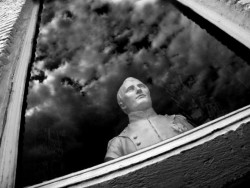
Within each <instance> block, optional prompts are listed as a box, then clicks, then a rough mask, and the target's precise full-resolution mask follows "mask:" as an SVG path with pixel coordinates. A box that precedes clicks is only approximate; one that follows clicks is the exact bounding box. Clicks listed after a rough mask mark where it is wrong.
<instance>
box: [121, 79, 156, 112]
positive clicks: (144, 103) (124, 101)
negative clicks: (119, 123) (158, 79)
mask: <svg viewBox="0 0 250 188" xmlns="http://www.w3.org/2000/svg"><path fill="white" fill-rule="evenodd" d="M117 102H118V104H119V105H120V107H121V109H122V110H123V111H124V112H125V113H126V114H129V113H131V112H136V111H144V110H147V109H149V108H151V107H152V101H151V97H150V92H149V89H148V87H147V86H146V85H145V84H143V83H142V82H141V81H140V80H137V79H135V78H132V77H129V78H127V79H125V80H124V82H123V84H122V85H121V87H120V89H119V90H118V93H117Z"/></svg>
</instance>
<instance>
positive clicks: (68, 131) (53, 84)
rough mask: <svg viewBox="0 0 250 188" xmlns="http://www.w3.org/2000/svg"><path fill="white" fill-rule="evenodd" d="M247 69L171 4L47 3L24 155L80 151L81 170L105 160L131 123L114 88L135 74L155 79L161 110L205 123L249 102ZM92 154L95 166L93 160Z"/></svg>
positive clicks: (149, 80) (157, 106)
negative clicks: (115, 138)
mask: <svg viewBox="0 0 250 188" xmlns="http://www.w3.org/2000/svg"><path fill="white" fill-rule="evenodd" d="M249 73H250V68H249V65H247V64H246V63H245V62H243V61H242V60H241V59H240V58H238V57H236V56H235V55H234V54H233V53H232V52H231V51H230V50H228V49H227V48H225V47H224V46H223V45H222V44H221V43H220V42H218V41H215V39H214V38H213V37H211V36H210V35H208V34H207V33H206V31H205V30H202V29H201V28H200V27H198V26H197V25H196V24H195V23H193V22H191V21H190V20H188V19H187V18H186V17H185V16H183V15H182V14H181V13H180V12H177V11H176V9H175V8H174V7H173V6H172V5H170V4H168V2H165V3H162V2H161V3H155V4H148V5H146V6H145V7H143V8H135V7H134V6H133V5H132V4H129V3H123V4H109V3H107V2H101V1H91V0H88V1H87V0H86V1H82V0H75V1H53V2H52V3H47V4H46V5H45V7H44V11H43V19H42V24H41V28H40V35H39V39H38V46H37V51H36V61H35V63H34V67H33V70H32V80H31V82H30V89H29V95H28V108H27V113H26V133H25V134H26V136H25V147H24V148H25V150H24V155H26V157H27V158H28V157H30V158H31V156H33V157H34V156H35V157H38V156H39V157H41V156H44V157H45V158H46V157H48V156H54V158H56V157H55V156H57V157H58V156H59V158H60V157H61V158H60V159H58V158H56V160H59V161H60V160H62V161H63V160H66V161H67V160H68V158H67V155H68V153H69V152H73V154H74V152H75V150H78V151H79V150H82V151H83V152H85V154H84V155H83V154H81V155H79V156H80V157H82V158H81V159H79V161H82V163H83V161H85V163H84V164H82V165H79V166H80V167H78V168H81V167H82V168H83V167H88V166H91V165H94V164H96V163H97V161H98V162H101V161H102V158H103V157H104V156H103V155H104V153H105V147H106V144H107V140H108V139H110V138H111V137H112V136H114V135H115V134H118V133H119V131H120V130H121V129H122V127H123V126H124V121H125V122H126V120H124V118H125V116H124V115H123V114H122V112H121V111H119V107H118V105H117V102H116V92H117V90H118V88H119V86H120V85H121V83H122V81H123V80H124V79H125V78H126V77H128V76H134V77H136V78H139V79H140V80H142V81H143V82H145V83H146V84H148V86H149V88H150V90H151V95H152V99H153V104H154V107H155V109H156V111H157V112H159V113H168V114H172V113H182V114H184V115H186V116H187V117H189V118H191V119H192V120H193V121H194V122H196V123H198V124H200V123H203V122H205V121H208V120H211V119H213V118H216V117H218V115H223V114H224V113H226V112H229V111H231V110H234V109H237V108H239V107H240V106H241V105H246V104H247V103H248V102H249V101H247V99H245V98H244V97H241V96H243V95H245V93H247V92H249V87H250V84H249V82H248V78H249V75H250V74H249ZM235 91H237V92H235ZM234 101H237V102H234ZM225 106H226V107H227V109H224V107H225ZM125 125H126V123H125ZM33 140H35V141H33ZM48 140H52V142H53V143H55V144H54V145H55V147H51V145H50V144H46V143H47V142H48ZM103 140H104V141H103ZM99 147H100V148H102V149H101V152H99V153H98V152H97V149H96V148H99ZM56 148H61V150H59V151H58V149H56ZM100 153H101V155H100ZM95 154H97V155H99V156H95ZM65 156H66V157H65ZM93 156H94V157H93ZM39 157H38V158H39ZM65 158H66V159H65ZM91 158H95V162H93V163H91V164H87V162H86V161H88V160H89V161H90V159H91ZM69 159H71V157H69ZM77 160H78V159H76V161H77ZM66 163H67V162H66ZM78 164H79V162H78ZM66 166H67V165H66ZM72 166H74V165H72ZM76 166H77V165H76ZM76 168H77V167H76ZM76 168H73V167H72V169H73V170H75V169H76ZM72 169H71V170H72ZM62 171H63V170H62ZM66 171H67V170H65V172H66ZM68 171H70V170H68ZM68 171H67V173H68Z"/></svg>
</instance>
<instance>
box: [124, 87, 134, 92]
mask: <svg viewBox="0 0 250 188" xmlns="http://www.w3.org/2000/svg"><path fill="white" fill-rule="evenodd" d="M133 90H134V86H130V87H128V88H127V90H126V93H127V92H130V91H133Z"/></svg>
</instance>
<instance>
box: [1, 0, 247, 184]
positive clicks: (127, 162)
mask: <svg viewBox="0 0 250 188" xmlns="http://www.w3.org/2000/svg"><path fill="white" fill-rule="evenodd" d="M176 1H178V2H179V3H181V4H182V5H184V6H186V7H188V8H190V9H191V10H192V11H194V12H195V13H197V14H199V15H200V16H202V17H204V18H205V19H207V20H208V21H209V22H211V23H212V24H214V25H215V26H216V27H218V28H220V29H222V30H223V31H225V32H226V33H228V34H229V35H230V36H232V37H233V38H235V39H236V40H238V41H239V42H240V43H242V44H244V45H245V46H246V47H247V48H250V31H249V29H244V28H243V27H242V26H241V25H238V24H236V23H234V22H233V21H230V20H229V19H228V20H227V22H223V21H224V20H225V18H224V19H223V18H222V17H223V16H222V15H220V14H219V13H216V12H215V11H214V10H212V9H208V8H207V7H205V6H204V5H202V4H199V3H197V2H196V1H195V0H192V1H185V0H176ZM36 5H37V6H36ZM24 6H25V4H24ZM33 6H34V7H33V8H34V9H36V10H34V12H35V13H34V15H32V16H36V19H35V20H36V21H37V20H38V9H39V6H40V4H34V5H33ZM31 20H32V19H31ZM222 20H223V21H222ZM36 21H35V22H36ZM32 24H34V25H35V24H36V23H32ZM228 25H230V27H228ZM232 25H233V26H232ZM239 31H240V32H239ZM31 36H32V37H31V38H30V39H29V41H28V43H29V44H32V43H33V41H34V40H36V39H35V38H33V37H34V32H33V34H32V35H31ZM25 45H27V44H26V43H23V44H22V47H23V48H24V47H25V48H26V46H25ZM28 50H29V51H30V56H31V51H32V45H30V46H28ZM16 61H17V62H16V63H17V64H18V63H20V62H19V59H18V60H16ZM27 61H30V58H29V60H27ZM26 64H27V65H28V64H29V62H26ZM19 68H20V66H19V67H17V70H16V71H15V73H14V75H13V77H14V79H15V78H16V77H17V72H18V69H19ZM27 70H28V67H27V68H26V72H25V74H24V75H23V76H22V78H21V79H23V80H24V79H26V76H27ZM18 79H20V78H18ZM8 84H9V85H11V86H12V84H13V88H14V89H15V83H13V81H12V80H11V79H9V83H8ZM25 84H27V83H25ZM25 84H24V85H23V86H21V88H20V90H21V91H22V95H21V96H19V97H21V103H19V104H18V105H17V106H16V108H18V109H19V110H17V111H16V113H15V114H11V115H12V116H17V117H18V118H19V121H18V122H17V123H16V124H15V125H10V126H11V127H8V126H5V127H4V130H3V135H2V137H1V148H0V172H1V178H2V179H1V183H0V187H14V186H15V185H14V184H15V183H14V182H15V176H16V166H17V154H18V142H19V130H20V124H21V114H22V113H21V111H22V106H23V98H24V90H25ZM8 94H9V96H10V97H12V100H14V99H13V97H16V96H14V95H13V92H12V90H10V91H8ZM8 107H9V106H7V107H6V110H9V108H8ZM9 114H10V113H8V115H9ZM249 114H250V105H248V106H246V107H243V108H241V109H238V110H236V111H234V112H231V113H229V114H227V115H225V116H222V117H220V118H217V119H215V120H213V121H211V122H208V123H205V124H203V125H201V126H199V127H197V128H195V129H193V130H190V131H188V132H186V133H183V134H181V135H178V136H176V137H174V138H171V139H169V140H166V141H163V142H160V143H158V144H156V145H153V146H151V147H148V148H145V149H143V150H140V151H137V152H135V153H132V154H130V155H127V156H124V157H121V158H118V159H115V160H113V161H109V162H106V163H103V164H100V165H97V166H94V167H92V168H88V169H86V170H82V171H79V172H75V173H72V174H69V175H66V176H63V177H59V178H56V179H52V180H49V181H47V182H44V183H41V184H37V185H33V186H31V187H50V186H51V187H62V186H69V185H75V184H77V183H81V185H82V186H88V185H94V184H96V183H100V182H103V181H107V180H108V179H112V178H115V177H118V176H121V175H124V174H127V173H129V172H131V171H134V170H137V169H139V168H142V167H143V166H145V165H150V164H153V163H156V162H159V161H161V160H164V159H166V158H168V157H170V156H173V155H176V154H178V153H180V152H182V151H185V150H187V149H190V148H193V147H195V146H197V145H200V144H202V143H204V142H207V141H209V140H211V139H213V138H215V137H217V136H219V135H223V134H225V133H227V132H228V131H231V130H236V129H237V128H238V127H239V126H240V125H241V124H243V123H247V122H249V121H250V115H249ZM8 121H9V119H8V118H6V125H8ZM13 131H14V133H13ZM8 142H9V143H11V144H9V145H8V146H6V147H5V144H6V143H8ZM9 164H11V168H10V166H9ZM6 169H8V170H6Z"/></svg>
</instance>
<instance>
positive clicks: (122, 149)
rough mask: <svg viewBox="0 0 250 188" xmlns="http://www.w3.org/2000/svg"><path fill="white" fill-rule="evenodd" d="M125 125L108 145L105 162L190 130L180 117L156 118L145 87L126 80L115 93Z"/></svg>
mask: <svg viewBox="0 0 250 188" xmlns="http://www.w3.org/2000/svg"><path fill="white" fill-rule="evenodd" d="M117 101H118V104H119V106H120V107H121V109H122V110H123V111H124V112H125V113H126V114H127V115H128V118H129V124H128V126H127V127H126V128H125V129H124V130H123V131H122V132H121V133H120V134H119V135H118V136H116V137H114V138H113V139H111V140H110V141H109V143H108V148H107V153H106V156H105V161H108V160H111V159H115V158H118V157H121V156H124V155H127V154H129V153H132V152H135V151H138V150H140V149H142V148H145V147H148V146H151V145H153V144H156V143H158V142H161V141H163V140H166V139H169V138H171V137H174V136H176V135H178V134H181V133H183V132H185V131H188V130H190V129H192V128H193V126H192V125H191V124H189V123H188V122H187V120H186V118H185V117H184V116H182V115H158V114H156V112H155V111H154V109H153V108H152V101H151V97H150V92H149V89H148V87H147V86H146V85H145V84H143V83H142V82H141V81H139V80H138V79H135V78H132V77H129V78H127V79H125V81H124V82H123V84H122V86H121V87H120V89H119V90H118V93H117Z"/></svg>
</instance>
